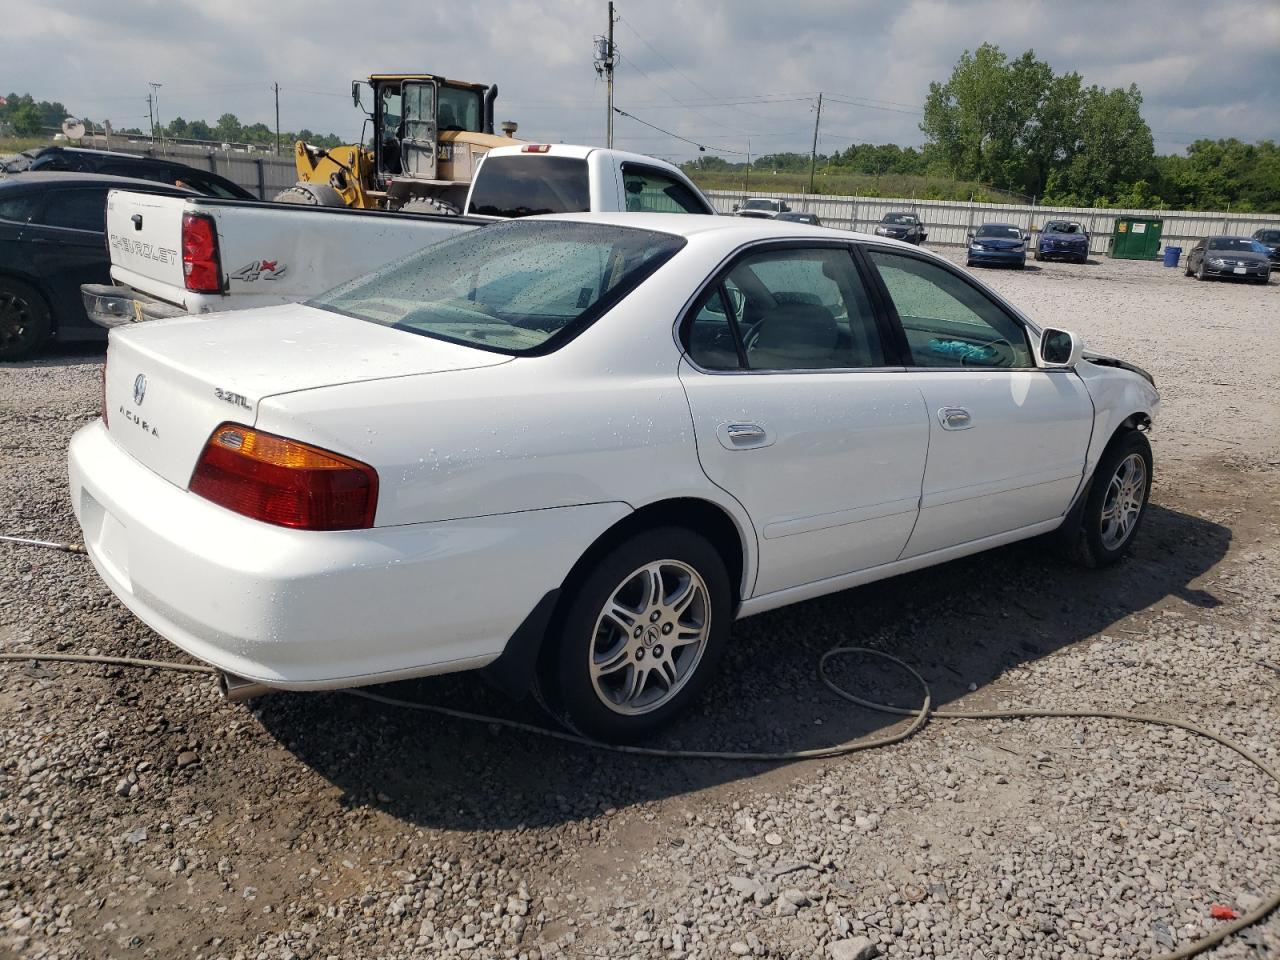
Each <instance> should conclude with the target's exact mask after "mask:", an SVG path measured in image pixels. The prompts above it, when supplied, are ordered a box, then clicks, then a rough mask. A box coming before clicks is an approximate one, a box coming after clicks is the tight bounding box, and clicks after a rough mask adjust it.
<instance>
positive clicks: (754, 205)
mask: <svg viewBox="0 0 1280 960" xmlns="http://www.w3.org/2000/svg"><path fill="white" fill-rule="evenodd" d="M777 208H778V201H776V200H748V201H747V202H746V203H744V204H743V205H742V209H743V210H776V209H777Z"/></svg>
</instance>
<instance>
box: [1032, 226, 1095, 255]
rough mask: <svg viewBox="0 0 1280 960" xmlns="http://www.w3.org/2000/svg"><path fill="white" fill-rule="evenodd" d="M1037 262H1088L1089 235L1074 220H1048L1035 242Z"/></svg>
mask: <svg viewBox="0 0 1280 960" xmlns="http://www.w3.org/2000/svg"><path fill="white" fill-rule="evenodd" d="M1035 258H1036V259H1037V260H1055V259H1056V260H1066V261H1068V262H1069V263H1088V262H1089V233H1088V231H1087V230H1085V228H1084V227H1082V226H1081V225H1080V224H1079V223H1077V222H1076V221H1075V220H1050V221H1049V222H1048V223H1046V224H1045V225H1044V227H1043V229H1041V231H1040V238H1039V239H1038V240H1037V241H1036V252H1035Z"/></svg>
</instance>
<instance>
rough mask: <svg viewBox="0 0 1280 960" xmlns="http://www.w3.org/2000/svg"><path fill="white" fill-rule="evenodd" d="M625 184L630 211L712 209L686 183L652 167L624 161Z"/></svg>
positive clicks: (653, 211)
mask: <svg viewBox="0 0 1280 960" xmlns="http://www.w3.org/2000/svg"><path fill="white" fill-rule="evenodd" d="M622 187H623V195H624V196H625V198H626V204H627V212H628V213H711V210H710V209H708V208H707V205H706V204H705V203H703V202H702V200H701V198H700V197H699V196H698V195H697V194H696V193H694V192H693V191H692V190H690V189H689V187H688V185H687V184H684V183H682V182H680V180H678V179H676V178H675V177H673V176H671V174H669V173H665V172H663V171H662V170H657V169H655V168H653V167H646V166H643V165H641V164H638V163H624V164H623V165H622Z"/></svg>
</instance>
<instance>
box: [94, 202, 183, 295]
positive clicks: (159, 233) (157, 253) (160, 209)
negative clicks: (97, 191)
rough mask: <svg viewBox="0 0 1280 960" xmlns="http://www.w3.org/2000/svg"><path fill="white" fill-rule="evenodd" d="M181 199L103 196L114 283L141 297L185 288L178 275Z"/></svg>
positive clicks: (180, 260) (180, 238)
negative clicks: (119, 282)
mask: <svg viewBox="0 0 1280 960" xmlns="http://www.w3.org/2000/svg"><path fill="white" fill-rule="evenodd" d="M186 203H187V200H186V198H185V197H162V196H157V195H156V194H151V193H131V192H130V191H127V190H112V191H111V192H110V193H108V194H107V244H108V246H109V247H110V248H111V265H112V269H113V270H114V271H115V273H116V275H117V277H118V279H119V280H120V281H122V282H124V283H128V284H129V285H130V286H132V287H136V288H137V289H139V290H142V291H144V292H145V293H152V294H155V293H157V292H159V291H160V290H163V289H164V288H166V287H167V288H169V289H170V290H172V288H174V287H177V288H178V290H184V289H185V288H186V282H185V280H184V277H183V273H182V214H183V212H184V211H185V209H186Z"/></svg>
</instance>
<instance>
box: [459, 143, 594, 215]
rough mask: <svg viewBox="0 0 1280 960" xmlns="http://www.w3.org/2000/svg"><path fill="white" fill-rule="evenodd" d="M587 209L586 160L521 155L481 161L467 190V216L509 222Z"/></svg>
mask: <svg viewBox="0 0 1280 960" xmlns="http://www.w3.org/2000/svg"><path fill="white" fill-rule="evenodd" d="M590 209H591V185H590V182H589V180H588V175H587V161H586V160H583V159H580V158H577V157H549V156H546V155H544V154H536V153H529V154H525V153H522V154H519V155H516V156H507V157H485V159H484V163H482V164H481V165H480V171H479V173H477V174H476V179H475V183H474V184H473V185H472V188H471V205H470V207H469V208H468V211H467V212H468V213H478V214H481V215H482V216H488V217H508V218H510V217H532V216H536V215H538V214H543V213H585V212H586V211H588V210H590Z"/></svg>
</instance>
